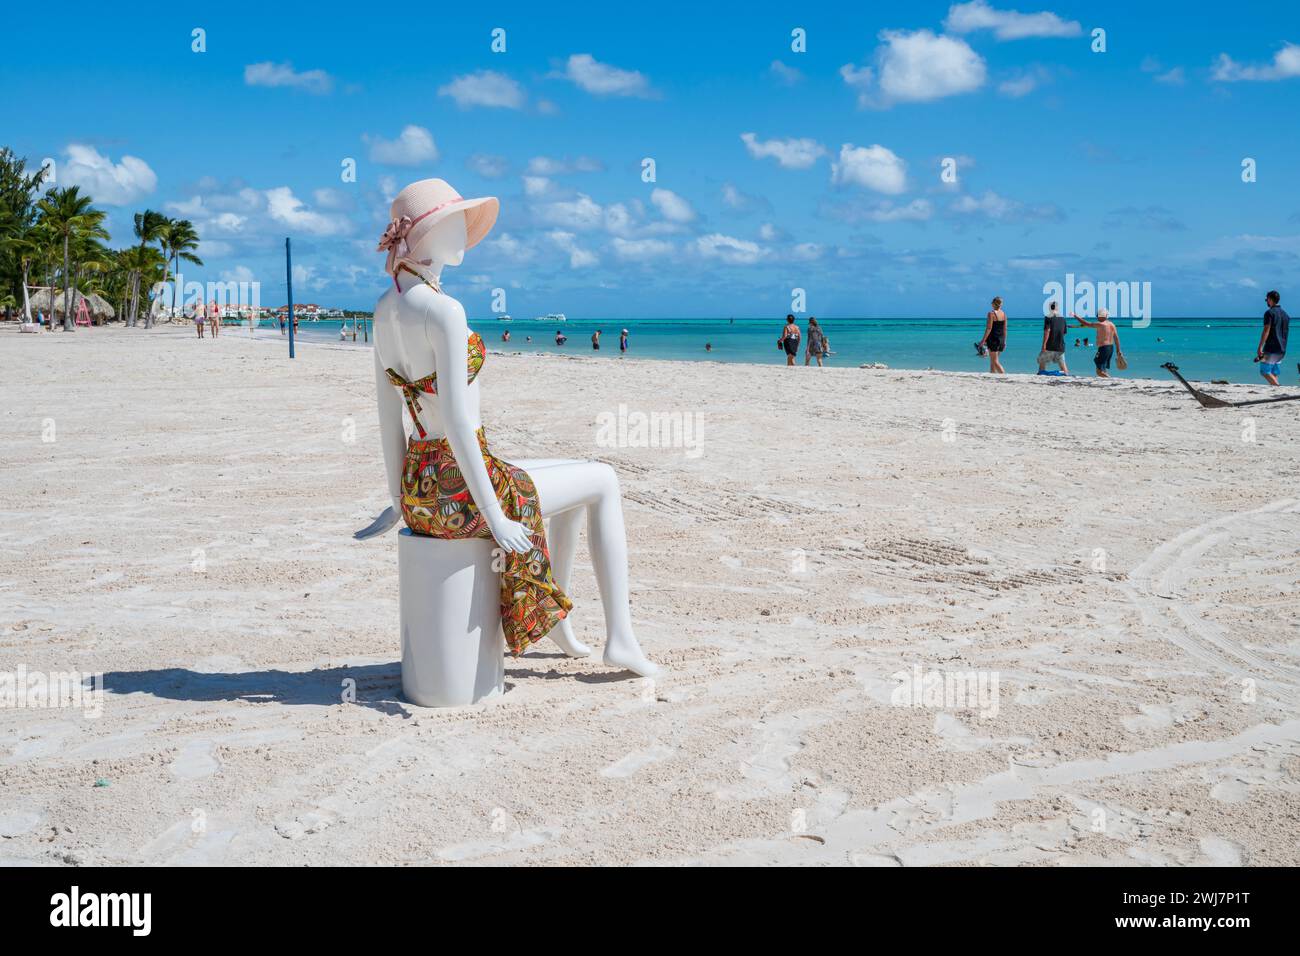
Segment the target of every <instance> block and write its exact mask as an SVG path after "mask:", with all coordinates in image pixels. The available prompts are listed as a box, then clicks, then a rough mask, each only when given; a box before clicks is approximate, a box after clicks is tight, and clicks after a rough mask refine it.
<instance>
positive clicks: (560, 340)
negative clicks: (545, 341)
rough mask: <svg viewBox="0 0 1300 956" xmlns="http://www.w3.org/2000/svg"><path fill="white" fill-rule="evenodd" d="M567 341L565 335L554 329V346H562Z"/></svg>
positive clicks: (567, 338)
mask: <svg viewBox="0 0 1300 956" xmlns="http://www.w3.org/2000/svg"><path fill="white" fill-rule="evenodd" d="M567 341H569V337H568V336H567V335H565V334H564V333H563V332H561V331H560V330H559V329H556V330H555V344H556V345H563V344H564V343H565V342H567Z"/></svg>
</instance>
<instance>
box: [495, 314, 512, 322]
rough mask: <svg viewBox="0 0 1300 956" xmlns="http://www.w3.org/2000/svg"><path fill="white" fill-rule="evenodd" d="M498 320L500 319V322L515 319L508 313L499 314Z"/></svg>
mask: <svg viewBox="0 0 1300 956" xmlns="http://www.w3.org/2000/svg"><path fill="white" fill-rule="evenodd" d="M497 321H498V322H513V321H514V319H512V318H510V316H508V315H498V316H497Z"/></svg>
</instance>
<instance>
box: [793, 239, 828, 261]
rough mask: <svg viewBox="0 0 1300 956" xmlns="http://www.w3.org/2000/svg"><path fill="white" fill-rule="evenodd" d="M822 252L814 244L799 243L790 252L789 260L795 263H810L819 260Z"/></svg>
mask: <svg viewBox="0 0 1300 956" xmlns="http://www.w3.org/2000/svg"><path fill="white" fill-rule="evenodd" d="M823 251H824V250H823V249H822V247H821V246H819V245H818V244H817V243H815V242H801V243H799V244H798V245H796V246H795V247H794V248H793V249H791V250H790V258H792V259H794V260H795V261H796V262H812V261H813V260H814V259H820V258H821V257H822V252H823Z"/></svg>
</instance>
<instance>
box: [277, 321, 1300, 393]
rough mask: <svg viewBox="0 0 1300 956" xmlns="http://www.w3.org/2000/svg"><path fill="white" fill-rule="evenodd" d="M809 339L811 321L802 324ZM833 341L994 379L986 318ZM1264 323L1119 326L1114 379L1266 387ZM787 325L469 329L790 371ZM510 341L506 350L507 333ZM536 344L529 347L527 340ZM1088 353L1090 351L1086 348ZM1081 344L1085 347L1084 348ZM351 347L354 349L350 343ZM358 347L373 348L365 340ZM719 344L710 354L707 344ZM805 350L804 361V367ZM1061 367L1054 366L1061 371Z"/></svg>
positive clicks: (1037, 332)
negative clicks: (782, 341) (783, 335)
mask: <svg viewBox="0 0 1300 956" xmlns="http://www.w3.org/2000/svg"><path fill="white" fill-rule="evenodd" d="M798 321H799V326H800V329H801V330H802V331H804V332H805V333H806V330H807V324H808V323H807V319H806V318H801V319H799V320H798ZM818 321H819V322H820V323H821V325H822V328H823V330H824V331H825V333H826V336H827V338H828V339H829V341H830V345H831V350H832V354H831V355H830V356H829V357H828V358H827V360H826V364H827V365H829V366H832V367H841V368H842V367H846V366H852V367H856V366H859V365H868V364H873V363H879V364H883V365H885V366H887V367H889V368H891V369H899V370H924V369H934V370H937V371H951V372H980V371H987V370H988V359H987V358H985V357H981V356H979V355H978V354H977V353H976V351H975V347H974V343H975V342H976V341H977V340H978V339H979V338H980V336H981V335H982V334H983V331H984V319H982V318H958V317H948V318H921V317H892V318H850V319H837V318H834V317H827V318H824V319H822V318H819V319H818ZM1260 322H1261V320H1260V319H1252V318H1245V317H1217V318H1210V317H1200V316H1188V317H1178V318H1172V317H1171V318H1163V319H1152V320H1151V321H1150V324H1148V325H1146V326H1145V327H1141V328H1137V327H1134V326H1133V325H1132V324H1131V323H1130V322H1128V321H1126V320H1121V321H1120V322H1119V323H1117V325H1118V329H1119V336H1120V343H1121V345H1122V346H1123V351H1124V355H1125V357H1126V359H1127V360H1128V363H1129V368H1128V370H1127V371H1125V372H1120V371H1119V370H1118V369H1116V368H1115V367H1114V366H1112V368H1111V374H1112V375H1114V376H1116V377H1119V378H1123V377H1129V378H1138V377H1140V378H1155V379H1160V378H1167V377H1168V372H1167V371H1165V370H1164V369H1163V368H1162V366H1163V365H1164V364H1165V363H1166V362H1172V363H1173V364H1175V365H1177V366H1178V367H1179V369H1180V371H1181V372H1182V374H1183V375H1184V376H1186V377H1187V378H1189V379H1196V380H1201V381H1215V380H1219V381H1228V382H1233V383H1253V382H1259V381H1261V379H1260V376H1259V372H1258V365H1256V364H1255V363H1254V362H1253V361H1252V358H1253V356H1254V352H1255V348H1256V345H1257V344H1258V337H1259V324H1260ZM352 324H353V323H352V320H343V321H341V320H338V319H332V320H316V321H312V322H300V323H299V326H298V336H299V337H300V338H301V339H302V340H303V341H309V342H311V341H315V342H321V341H333V342H339V341H340V338H339V331H340V329H342V328H343V327H345V326H346V327H347V329H348V331H349V335H350V333H351V328H352ZM783 325H784V320H783V319H782V318H779V317H778V318H751V317H744V318H742V317H737V318H735V319H731V318H721V319H719V318H707V317H699V318H688V319H670V318H642V319H610V318H603V317H601V318H574V317H569V318H568V319H567V320H566V321H565V322H563V323H558V322H554V321H551V322H543V321H540V320H537V319H513V320H512V321H510V322H502V321H498V320H496V319H495V318H494V317H482V318H478V319H471V320H470V327H471V328H473V329H475V330H476V331H478V333H479V334H480V335H482V336H483V339H484V341H485V342H486V343H487V344H488V347H489V349H492V350H500V351H512V352H524V353H527V352H547V353H556V352H560V353H563V354H568V355H590V356H591V357H593V358H597V359H600V358H618V357H619V356H620V354H621V353H620V351H619V347H618V344H619V343H618V339H619V333H620V331H621V330H622V329H624V328H626V329H627V330H628V333H629V348H628V352H627V357H629V358H653V359H666V360H671V361H705V362H728V363H731V362H739V363H750V364H762V365H770V364H783V363H784V362H785V356H784V353H783V352H778V351H777V348H776V340H777V337H778V336H779V335H780V332H781V328H782V326H783ZM277 327H278V323H277V321H276V320H273V319H264V320H262V322H261V324H260V325H259V329H261V330H267V331H273V330H275V329H277ZM507 329H508V330H509V331H510V333H511V336H510V341H509V342H508V343H507V342H504V341H503V340H502V338H501V335H502V333H503V332H504V331H506V330H507ZM597 329H600V330H602V334H601V348H600V349H599V350H598V351H597V350H594V349H592V347H591V341H590V338H591V334H592V333H593V332H594V331H596V330H597ZM557 330H562V331H563V332H564V333H565V335H566V336H567V337H568V340H567V342H566V343H565V344H564V345H563V346H557V345H556V344H555V332H556V331H557ZM530 336H531V338H532V341H531V342H530V341H528V337H530ZM1007 338H1008V342H1007V349H1006V351H1005V352H1004V353H1003V355H1002V364H1003V366H1004V367H1005V368H1006V370H1007V371H1008V372H1012V373H1017V372H1019V373H1036V372H1037V370H1038V361H1037V359H1038V352H1039V349H1040V346H1041V342H1042V322H1041V320H1040V319H1034V318H1023V319H1017V318H1015V317H1014V316H1011V317H1009V319H1008V331H1007ZM1085 339H1086V340H1087V342H1088V343H1089V344H1088V345H1084V344H1083V342H1084V340H1085ZM1076 341H1077V342H1078V344H1077V345H1076V344H1075V343H1076ZM1095 343H1096V334H1095V331H1094V330H1092V329H1089V328H1086V327H1085V328H1076V327H1075V326H1074V324H1073V323H1071V325H1070V327H1069V328H1068V329H1067V334H1066V352H1065V361H1066V363H1067V365H1068V366H1069V369H1070V372H1071V374H1073V375H1087V376H1091V375H1093V374H1094V366H1093V355H1094V354H1095V351H1096V345H1095ZM344 344H347V345H352V344H354V343H353V342H352V340H351V338H350V337H349V338H348V339H347V340H345V342H344ZM355 344H356V345H358V346H361V345H365V344H367V343H366V342H365V340H364V334H363V333H359V334H358V336H357V340H356V343H355ZM706 344H709V345H712V349H710V350H706V349H705V345H706ZM804 358H805V356H804V351H803V343H801V346H800V352H799V355H798V357H797V358H796V363H797V364H798V365H799V366H800V367H802V366H803V362H804ZM1053 367H1054V366H1053ZM1282 380H1283V381H1284V382H1288V381H1289V382H1294V381H1295V372H1294V370H1290V371H1288V366H1286V365H1284V366H1283V378H1282Z"/></svg>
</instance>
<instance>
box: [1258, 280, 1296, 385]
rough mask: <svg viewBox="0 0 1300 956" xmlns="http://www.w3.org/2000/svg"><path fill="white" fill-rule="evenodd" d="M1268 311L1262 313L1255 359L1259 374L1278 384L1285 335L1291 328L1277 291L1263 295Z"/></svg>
mask: <svg viewBox="0 0 1300 956" xmlns="http://www.w3.org/2000/svg"><path fill="white" fill-rule="evenodd" d="M1264 301H1265V302H1266V303H1268V311H1267V312H1265V313H1264V331H1263V332H1262V333H1260V336H1259V348H1258V349H1257V350H1256V353H1255V361H1257V362H1259V374H1260V375H1262V376H1264V381H1266V382H1268V384H1270V385H1276V384H1278V381H1277V377H1278V375H1279V374H1281V372H1282V359H1284V358H1286V337H1287V333H1288V332H1289V331H1290V329H1291V316H1289V315H1287V314H1286V311H1285V310H1284V309H1283V308H1282V304H1281V303H1282V297H1281V296H1280V295H1278V294H1277V292H1270V293H1269V294H1268V295H1266V296H1264Z"/></svg>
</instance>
